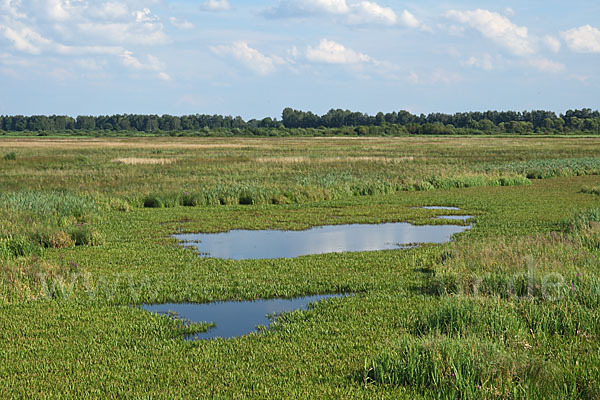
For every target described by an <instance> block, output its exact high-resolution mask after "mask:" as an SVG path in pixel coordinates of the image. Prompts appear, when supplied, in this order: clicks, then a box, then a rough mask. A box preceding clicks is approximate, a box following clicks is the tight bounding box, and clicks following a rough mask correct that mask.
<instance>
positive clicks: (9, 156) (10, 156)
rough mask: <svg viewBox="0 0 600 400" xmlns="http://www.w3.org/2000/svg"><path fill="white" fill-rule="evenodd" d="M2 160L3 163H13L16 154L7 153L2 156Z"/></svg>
mask: <svg viewBox="0 0 600 400" xmlns="http://www.w3.org/2000/svg"><path fill="white" fill-rule="evenodd" d="M2 159H3V160H5V161H15V160H16V159H17V153H16V152H14V151H11V152H9V153H6V154H4V156H2Z"/></svg>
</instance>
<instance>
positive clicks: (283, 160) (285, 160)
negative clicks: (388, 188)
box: [255, 156, 415, 164]
mask: <svg viewBox="0 0 600 400" xmlns="http://www.w3.org/2000/svg"><path fill="white" fill-rule="evenodd" d="M414 159H415V158H414V157H412V156H410V157H322V158H321V157H301V156H299V157H258V158H256V159H255V161H256V162H258V163H267V164H271V163H272V164H301V163H310V164H330V163H348V162H349V163H352V162H377V163H385V164H393V163H398V162H404V161H414Z"/></svg>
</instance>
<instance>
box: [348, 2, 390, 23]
mask: <svg viewBox="0 0 600 400" xmlns="http://www.w3.org/2000/svg"><path fill="white" fill-rule="evenodd" d="M397 19H398V17H397V16H396V13H395V12H394V10H392V9H391V8H387V7H382V6H380V5H379V4H377V3H373V2H371V1H361V2H360V3H357V4H353V5H352V6H351V8H350V12H349V13H348V22H350V23H352V24H376V23H381V24H384V25H393V24H395V23H396V20H397Z"/></svg>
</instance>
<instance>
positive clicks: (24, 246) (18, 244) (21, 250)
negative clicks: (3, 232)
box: [0, 236, 41, 259]
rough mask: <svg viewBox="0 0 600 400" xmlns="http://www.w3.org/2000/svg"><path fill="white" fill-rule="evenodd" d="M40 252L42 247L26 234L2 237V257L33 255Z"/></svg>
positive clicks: (0, 255)
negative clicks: (25, 235)
mask: <svg viewBox="0 0 600 400" xmlns="http://www.w3.org/2000/svg"><path fill="white" fill-rule="evenodd" d="M40 254H41V249H40V247H39V246H38V245H36V244H35V243H33V242H32V241H31V240H29V239H28V238H26V237H24V236H8V237H6V238H0V258H4V259H7V258H14V257H32V256H37V255H40Z"/></svg>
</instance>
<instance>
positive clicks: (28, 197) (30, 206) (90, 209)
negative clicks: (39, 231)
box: [0, 191, 98, 219]
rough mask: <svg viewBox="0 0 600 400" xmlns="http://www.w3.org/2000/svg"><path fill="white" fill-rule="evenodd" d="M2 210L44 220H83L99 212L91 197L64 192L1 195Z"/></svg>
mask: <svg viewBox="0 0 600 400" xmlns="http://www.w3.org/2000/svg"><path fill="white" fill-rule="evenodd" d="M0 208H4V209H5V210H11V211H13V212H26V213H28V214H31V215H32V216H38V217H44V218H52V217H54V218H57V217H58V218H61V217H74V218H77V219H83V218H84V217H86V216H92V215H93V214H96V213H97V212H98V207H97V205H96V202H95V201H94V199H93V198H92V197H91V196H85V195H78V194H74V193H71V192H62V191H51V192H39V191H35V192H34V191H26V192H4V193H0Z"/></svg>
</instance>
